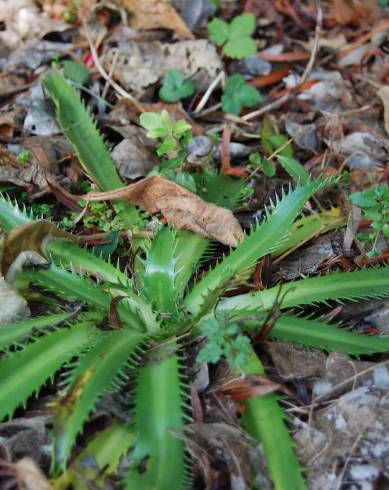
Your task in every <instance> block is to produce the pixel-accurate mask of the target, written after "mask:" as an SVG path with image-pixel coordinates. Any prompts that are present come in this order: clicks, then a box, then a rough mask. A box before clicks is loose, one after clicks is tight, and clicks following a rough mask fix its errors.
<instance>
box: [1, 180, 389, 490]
mask: <svg viewBox="0 0 389 490" xmlns="http://www.w3.org/2000/svg"><path fill="white" fill-rule="evenodd" d="M318 187H320V184H319V183H312V182H310V183H308V184H307V185H305V186H302V187H297V188H296V189H294V190H289V192H288V193H287V194H286V195H284V196H283V197H282V198H281V199H280V200H279V201H278V202H277V203H276V204H275V205H274V206H273V208H272V209H270V210H268V213H267V214H268V216H267V219H266V221H264V222H263V223H262V224H260V225H258V226H257V227H256V229H255V230H252V231H251V233H250V234H249V235H246V236H245V238H244V239H243V241H242V242H241V243H240V244H239V245H238V247H237V248H236V249H235V250H233V251H231V252H230V253H229V254H228V255H227V256H226V257H224V258H223V259H222V260H221V261H220V262H219V263H218V264H217V265H216V266H215V267H214V268H213V269H212V270H210V271H209V273H208V274H207V275H206V276H205V277H204V278H203V279H201V280H199V281H198V282H197V283H195V284H194V285H193V286H192V287H189V285H188V282H189V277H188V278H187V280H186V283H185V285H184V283H183V282H182V276H180V267H182V264H183V263H185V262H190V261H191V260H192V257H189V256H186V257H185V254H184V252H183V250H182V246H180V241H179V238H178V237H177V234H176V233H175V232H174V231H173V230H171V229H170V228H168V227H162V228H161V229H160V231H159V232H158V233H157V234H156V236H155V238H154V240H152V241H151V242H150V243H149V244H147V246H145V248H144V252H143V255H142V256H141V257H140V260H138V261H136V268H135V273H134V276H133V277H131V278H130V277H127V276H126V275H125V274H124V273H123V272H122V271H120V270H119V269H118V268H117V267H114V266H113V265H111V264H110V263H108V262H105V261H103V260H102V259H101V258H98V257H96V256H95V255H94V254H93V253H92V252H90V251H88V250H86V249H83V248H80V247H78V246H77V245H76V244H74V243H69V242H66V241H61V240H53V241H51V242H49V243H48V249H47V250H48V253H49V254H51V257H52V263H51V265H50V266H49V267H48V268H44V269H36V270H34V269H25V270H24V271H22V272H21V273H20V275H21V276H22V277H24V279H26V280H28V281H29V282H30V283H33V284H39V285H40V286H43V287H44V288H46V289H48V290H50V291H52V292H54V293H56V294H60V295H61V296H62V297H63V298H67V299H69V300H71V301H74V302H76V303H78V304H80V305H82V306H83V308H82V311H81V312H80V313H79V314H78V315H70V316H68V315H66V314H65V313H56V314H52V315H48V316H47V317H39V318H35V319H29V320H26V321H23V322H18V323H16V324H14V325H7V326H2V328H1V336H0V348H1V349H3V350H4V351H5V357H4V358H3V359H2V360H1V361H0V380H1V381H0V416H1V417H6V416H12V414H13V413H14V411H15V409H16V408H17V407H19V406H21V405H22V406H25V405H26V404H27V403H28V400H29V398H30V397H31V395H33V394H34V393H35V394H36V393H39V390H40V388H41V387H42V386H43V385H44V384H45V383H46V382H47V381H48V380H49V379H53V376H54V375H55V374H56V373H57V372H58V371H59V370H63V369H64V368H65V372H64V375H63V376H64V378H63V380H62V383H61V388H60V392H59V395H58V399H57V401H56V402H55V403H53V404H52V405H51V410H52V412H53V414H54V418H53V430H52V435H51V436H52V440H53V453H52V474H53V475H56V476H58V475H60V474H62V473H63V472H64V471H65V470H66V467H67V465H68V462H69V459H70V458H71V455H72V448H73V447H74V446H75V443H76V438H77V435H78V434H79V433H80V432H81V431H82V429H83V426H84V424H85V422H86V421H87V420H88V418H89V417H90V415H91V413H92V412H93V410H94V408H95V406H96V402H97V401H98V400H99V399H100V398H101V396H102V395H103V394H106V393H113V392H115V391H118V390H120V389H121V387H122V386H123V385H124V384H125V385H126V386H128V382H129V381H130V380H133V383H134V395H133V396H134V406H133V407H131V408H129V411H130V412H131V413H132V415H133V418H132V420H133V422H132V424H131V425H129V426H128V427H127V428H126V430H128V440H129V441H133V438H131V437H130V434H136V436H135V443H134V444H133V448H132V451H131V453H130V454H131V461H132V463H133V465H132V467H131V469H130V471H129V472H128V474H127V476H126V477H125V478H124V479H125V484H126V488H129V489H132V488H157V489H162V490H163V489H165V488H166V489H168V488H171V485H172V481H174V482H175V487H176V488H185V486H186V484H187V482H188V477H189V471H188V461H187V455H186V453H185V448H184V443H183V442H182V439H179V438H177V437H175V436H174V435H173V431H180V430H181V431H182V430H183V429H184V426H185V421H186V420H187V419H188V417H189V416H190V410H189V408H188V400H187V398H188V393H187V390H186V387H185V370H184V365H185V356H184V352H183V351H182V349H181V348H180V345H179V337H180V336H181V335H182V334H183V333H192V334H194V335H196V334H198V332H199V328H200V327H199V326H200V325H201V322H202V321H203V319H204V318H209V317H210V316H211V315H214V314H215V311H216V312H217V311H224V312H228V313H230V314H231V317H233V318H234V319H237V318H241V319H244V318H246V317H248V316H250V315H251V317H252V315H253V314H255V315H258V317H261V315H262V316H263V315H264V314H265V312H266V311H269V310H270V309H271V308H272V307H273V305H274V302H275V300H276V298H277V294H278V287H275V288H272V289H269V290H265V291H261V292H259V293H254V294H246V295H241V296H236V297H233V298H228V299H227V298H226V299H222V301H220V296H221V295H222V293H223V290H224V288H225V287H228V285H230V284H231V283H230V281H231V280H233V279H234V277H235V276H236V274H238V273H239V272H240V271H242V270H244V269H247V268H248V267H250V266H251V265H252V264H253V263H255V262H256V261H258V260H259V259H260V258H261V257H263V256H264V255H265V254H267V253H269V252H272V251H276V250H277V248H278V247H283V244H284V241H285V239H286V238H287V237H288V232H289V231H290V229H291V227H292V223H293V221H294V219H295V218H296V217H297V216H298V214H299V213H300V211H301V209H302V207H303V205H304V203H305V202H306V200H307V199H309V197H310V196H312V194H313V193H314V192H315V191H316V190H317V188H318ZM3 217H4V219H2V218H3ZM12 217H14V223H15V226H18V225H20V223H21V222H23V223H28V222H29V221H30V219H31V218H30V217H29V216H28V215H27V214H24V213H23V212H22V211H20V210H19V209H18V208H15V207H13V205H12V204H11V203H10V202H9V201H8V200H6V199H1V200H0V222H1V223H2V224H3V226H5V228H6V229H7V230H8V231H11V230H12V228H13V227H12ZM66 265H67V267H66ZM198 267H199V263H198V264H197V268H198ZM76 270H77V271H82V272H78V273H76V272H75V271H76ZM362 276H363V280H362ZM95 277H98V278H99V282H96V280H94V279H93V278H95ZM179 279H180V280H179ZM184 286H185V287H184ZM283 288H284V298H283V301H282V303H281V308H282V309H285V315H283V316H281V318H280V319H279V320H278V322H277V323H276V325H275V327H274V328H273V329H272V331H271V333H270V335H271V337H274V338H282V339H286V340H289V341H292V342H298V343H303V344H306V345H313V346H315V347H318V348H320V347H323V348H325V349H328V350H331V349H336V350H342V351H345V352H349V353H351V354H367V353H371V352H382V351H387V350H388V348H389V338H379V337H368V336H365V335H361V334H354V333H352V332H350V331H348V330H346V329H344V328H341V327H338V326H334V325H329V324H324V323H322V322H320V321H318V320H314V319H307V318H301V317H299V316H296V315H293V314H292V315H291V314H290V312H288V310H289V309H290V308H291V307H296V306H301V305H305V304H312V303H314V302H318V301H327V300H331V299H357V298H360V297H378V296H381V295H385V294H389V275H388V270H387V269H370V270H364V271H357V272H350V273H342V274H331V275H326V276H320V277H316V278H312V279H305V280H300V281H296V282H292V283H288V284H285V285H284V286H283ZM113 304H115V309H116V312H117V316H118V318H119V321H120V328H118V327H117V325H112V324H110V320H109V318H110V311H111V310H112V305H113ZM102 327H104V328H103V329H102ZM260 329H261V322H258V323H257V325H256V328H255V332H258V330H260ZM244 371H245V372H246V374H252V373H255V374H261V373H262V372H263V368H262V367H261V365H260V363H259V360H258V359H257V357H256V356H255V354H254V351H253V353H252V354H251V356H250V358H249V359H248V360H247V365H246V366H245V368H244ZM246 405H247V408H246V411H245V415H244V417H243V419H242V423H243V424H244V426H245V427H246V428H247V430H248V431H249V432H250V433H251V434H253V435H254V436H256V437H258V438H259V439H260V440H261V441H262V442H263V444H264V449H265V454H266V457H267V458H268V467H269V470H270V472H271V475H272V477H273V480H274V482H275V484H276V487H277V488H280V489H284V488H289V487H288V482H290V481H291V480H290V479H291V478H292V477H293V481H295V483H296V485H295V488H304V480H303V477H302V476H301V470H300V467H299V464H298V461H297V459H296V457H295V456H294V452H293V444H292V442H291V439H290V436H289V434H288V432H287V429H286V427H285V425H284V422H283V420H282V411H281V410H280V408H279V407H278V405H277V401H276V396H275V395H266V396H265V397H262V398H254V399H250V400H248V401H247V403H246ZM270 425H271V427H270ZM123 430H124V429H123ZM275 433H277V434H278V435H277V438H276V439H274V437H273V436H274V434H275ZM286 462H287V464H286Z"/></svg>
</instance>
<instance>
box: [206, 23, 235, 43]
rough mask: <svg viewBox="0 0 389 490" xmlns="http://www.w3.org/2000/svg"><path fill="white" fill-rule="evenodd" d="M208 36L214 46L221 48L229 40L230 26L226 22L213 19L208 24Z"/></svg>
mask: <svg viewBox="0 0 389 490" xmlns="http://www.w3.org/2000/svg"><path fill="white" fill-rule="evenodd" d="M208 34H209V38H210V40H211V41H212V42H213V43H214V44H216V46H222V45H223V44H224V43H225V42H226V41H227V39H228V38H229V35H230V26H229V24H228V22H226V21H224V20H222V19H218V18H215V19H213V20H212V21H211V22H210V23H209V24H208Z"/></svg>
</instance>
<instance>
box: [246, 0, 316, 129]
mask: <svg viewBox="0 0 389 490" xmlns="http://www.w3.org/2000/svg"><path fill="white" fill-rule="evenodd" d="M315 5H316V28H315V40H314V43H313V48H312V51H311V56H310V58H309V61H308V63H307V66H306V67H305V70H304V72H303V74H302V76H301V80H300V83H299V84H298V85H296V87H294V88H293V89H292V90H291V91H290V92H287V93H286V94H285V95H284V96H283V97H281V98H279V99H277V100H274V101H273V102H270V104H267V105H265V106H264V107H261V108H260V109H258V110H256V111H253V112H250V113H249V114H246V115H245V116H243V117H242V119H244V120H245V121H249V120H250V119H254V118H256V117H258V116H262V115H263V114H266V113H267V112H270V111H274V110H275V109H278V108H279V107H281V106H282V105H284V104H285V103H286V102H288V101H289V100H290V99H292V98H293V97H294V96H295V95H296V93H297V92H298V90H299V88H300V87H301V85H303V84H304V83H305V82H306V81H307V79H308V77H309V75H310V73H311V71H312V68H313V66H314V64H315V61H316V56H317V53H318V51H319V40H320V33H321V27H322V23H323V11H322V8H321V2H320V0H315Z"/></svg>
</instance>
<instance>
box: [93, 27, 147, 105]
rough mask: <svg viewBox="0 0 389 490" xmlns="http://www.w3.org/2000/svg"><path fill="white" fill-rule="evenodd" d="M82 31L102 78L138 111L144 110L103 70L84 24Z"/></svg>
mask: <svg viewBox="0 0 389 490" xmlns="http://www.w3.org/2000/svg"><path fill="white" fill-rule="evenodd" d="M84 32H85V35H86V38H87V40H88V44H89V49H90V51H91V54H92V58H93V61H94V64H95V66H96V68H97V70H98V72H99V73H100V75H101V76H102V77H103V78H104V80H105V81H106V82H108V83H109V84H110V85H111V87H112V88H114V89H115V90H116V92H117V93H118V94H119V95H120V96H121V97H123V98H125V99H129V100H131V102H132V103H133V104H134V106H135V107H136V108H137V109H138V110H139V111H140V112H144V108H143V106H142V105H141V104H140V103H139V102H138V101H137V100H136V99H135V97H133V96H132V95H131V94H130V93H128V92H127V91H126V90H124V88H123V87H121V86H120V85H119V84H118V83H116V82H115V81H114V80H112V78H111V77H110V76H109V75H108V73H107V72H106V71H105V70H104V68H103V66H102V64H101V63H100V60H99V56H98V54H97V51H96V49H95V47H94V45H93V42H92V39H91V37H90V34H89V31H88V28H87V26H86V24H84Z"/></svg>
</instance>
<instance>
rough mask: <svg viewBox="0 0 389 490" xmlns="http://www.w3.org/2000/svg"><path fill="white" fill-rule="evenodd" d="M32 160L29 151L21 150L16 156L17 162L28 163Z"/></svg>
mask: <svg viewBox="0 0 389 490" xmlns="http://www.w3.org/2000/svg"><path fill="white" fill-rule="evenodd" d="M31 158H32V153H31V151H30V150H22V151H21V152H20V153H19V155H18V162H20V163H28V162H29V161H30V160H31Z"/></svg>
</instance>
